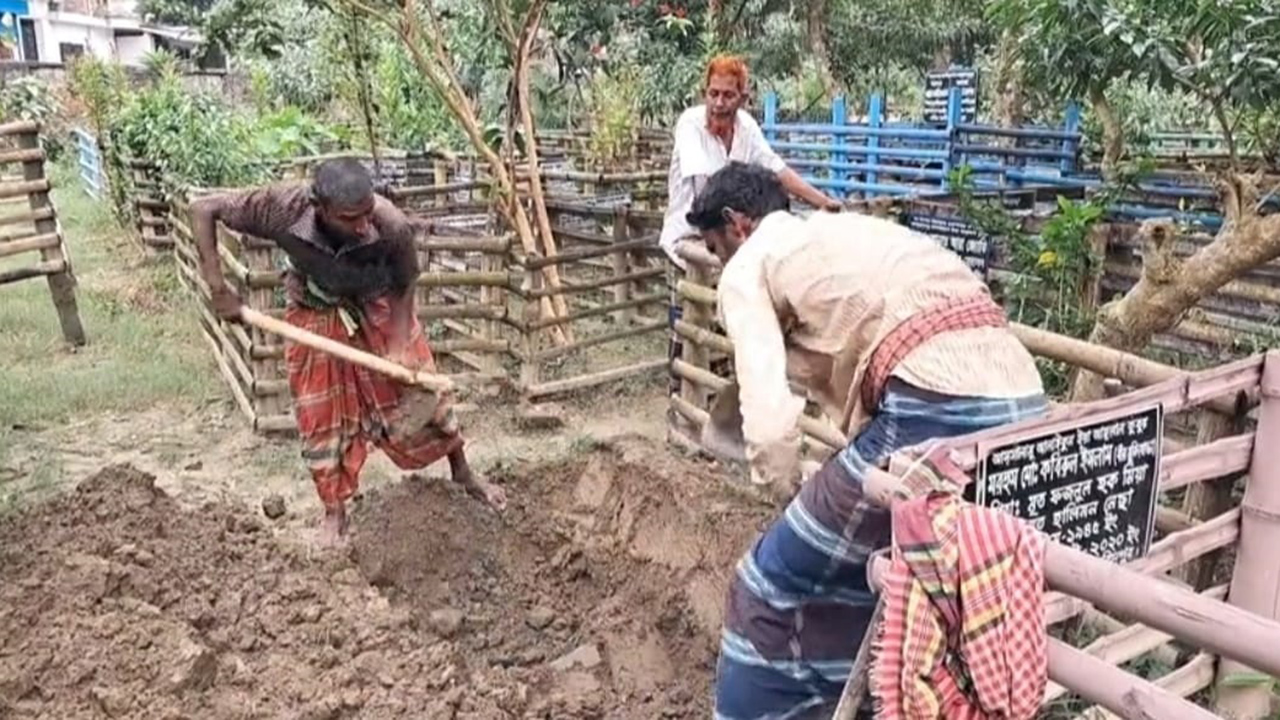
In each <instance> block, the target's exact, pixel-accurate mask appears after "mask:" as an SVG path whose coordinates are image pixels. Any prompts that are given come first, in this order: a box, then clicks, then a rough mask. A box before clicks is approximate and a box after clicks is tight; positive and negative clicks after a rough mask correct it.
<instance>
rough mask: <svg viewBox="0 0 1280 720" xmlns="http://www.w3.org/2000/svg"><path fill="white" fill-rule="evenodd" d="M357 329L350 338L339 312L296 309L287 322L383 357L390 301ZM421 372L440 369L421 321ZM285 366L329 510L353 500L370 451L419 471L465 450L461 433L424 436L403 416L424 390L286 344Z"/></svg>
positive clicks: (307, 452) (414, 349) (417, 337)
mask: <svg viewBox="0 0 1280 720" xmlns="http://www.w3.org/2000/svg"><path fill="white" fill-rule="evenodd" d="M361 316H362V317H361V319H360V322H359V326H358V327H357V329H356V330H355V333H354V334H353V335H348V332H347V328H346V325H345V324H344V322H343V320H342V318H341V317H340V315H339V309H338V308H336V307H330V308H323V309H318V308H311V307H305V306H302V305H300V304H298V303H290V304H289V306H288V307H287V308H286V310H285V320H286V321H287V322H290V323H292V324H294V325H297V326H298V327H301V328H303V329H304V330H309V331H311V332H313V333H316V334H317V335H321V336H323V337H327V338H330V339H332V340H337V341H338V342H343V343H347V344H349V345H351V346H353V347H357V348H360V349H361V350H365V351H367V352H371V353H373V354H375V355H378V356H380V357H381V356H385V355H386V352H387V342H388V336H389V331H390V322H391V306H390V303H389V302H388V301H387V300H386V299H379V300H375V301H373V302H369V303H366V304H364V305H363V307H362V312H361ZM408 349H409V354H410V357H411V359H412V360H413V361H414V362H415V363H416V364H417V367H415V368H413V369H416V370H427V371H434V370H435V359H434V358H433V357H432V355H431V348H430V347H428V345H427V341H426V338H425V337H423V334H422V327H421V325H419V323H418V321H417V319H416V318H415V319H414V320H413V327H412V331H411V334H410V340H409V348H408ZM285 365H286V367H287V368H288V372H289V388H290V390H292V391H293V402H294V414H295V415H296V416H297V422H298V433H299V435H301V436H302V457H303V458H304V459H305V460H306V462H307V467H308V468H309V469H310V470H311V477H312V479H313V480H314V481H315V485H316V492H317V493H319V495H320V500H321V502H323V503H324V504H325V506H326V507H333V506H335V505H338V504H340V503H342V502H344V501H346V500H347V499H348V498H350V497H351V496H352V495H354V494H355V492H356V490H357V488H358V487H359V482H360V470H361V468H363V467H364V463H365V460H366V459H368V445H369V443H373V444H374V445H375V446H376V447H378V448H380V449H381V450H382V451H383V452H384V453H386V454H387V457H389V458H391V461H392V462H394V463H395V464H396V466H397V467H399V468H401V469H403V470H418V469H421V468H424V467H426V466H428V465H430V464H431V463H434V462H435V461H437V460H439V459H440V458H442V457H445V456H446V455H448V454H449V453H451V452H453V451H455V450H457V449H458V448H460V447H462V445H463V440H462V437H461V436H459V435H452V436H448V435H443V434H435V435H433V434H431V433H423V432H422V431H423V428H421V427H407V425H408V424H409V423H407V422H404V421H402V413H401V412H400V410H401V408H400V403H401V399H402V398H403V397H405V393H411V392H424V391H422V390H420V389H417V388H411V387H408V386H406V385H403V384H401V383H399V382H396V381H395V380H392V379H390V378H388V377H386V376H385V375H382V374H380V373H376V372H374V371H372V370H368V369H366V368H364V367H361V366H359V365H355V364H352V363H350V362H347V361H345V360H341V359H339V358H336V357H334V356H332V355H330V354H328V353H325V352H322V351H320V350H313V349H311V348H309V347H307V346H305V345H299V344H297V343H287V344H286V347H285Z"/></svg>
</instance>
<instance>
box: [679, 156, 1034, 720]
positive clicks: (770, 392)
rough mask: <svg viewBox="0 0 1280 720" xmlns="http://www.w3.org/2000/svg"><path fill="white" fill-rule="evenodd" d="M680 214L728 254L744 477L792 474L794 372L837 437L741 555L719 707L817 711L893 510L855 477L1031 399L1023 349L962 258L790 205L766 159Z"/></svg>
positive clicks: (757, 713)
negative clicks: (799, 212) (869, 495)
mask: <svg viewBox="0 0 1280 720" xmlns="http://www.w3.org/2000/svg"><path fill="white" fill-rule="evenodd" d="M688 220H689V223H690V224H691V225H692V226H694V227H696V228H698V229H699V230H700V231H701V233H702V237H703V238H704V239H705V240H706V243H707V246H708V247H709V248H710V250H711V251H712V252H713V253H715V254H716V255H717V256H718V257H719V258H720V260H721V261H723V262H724V270H723V272H722V274H721V277H720V285H719V291H718V302H719V308H720V315H721V322H722V323H723V324H724V327H725V328H726V330H727V331H728V333H729V336H730V338H731V339H732V341H733V348H734V367H735V372H736V374H737V381H738V384H739V387H740V391H739V392H740V403H741V410H742V429H743V435H744V437H745V440H746V443H747V457H748V459H749V461H750V464H751V468H752V472H751V474H752V480H753V481H754V482H757V483H763V484H768V485H772V486H775V487H781V488H785V489H787V490H791V489H793V488H794V487H795V486H796V485H797V484H798V483H799V482H800V480H801V478H800V454H799V450H800V431H799V429H798V427H797V421H798V420H799V418H800V415H801V413H802V412H803V411H804V405H805V403H804V400H803V399H801V398H798V397H796V396H794V395H792V393H791V390H790V388H789V385H788V379H789V378H790V379H793V380H795V381H797V382H798V383H799V384H801V385H802V386H803V387H805V388H806V389H807V390H808V391H809V392H810V394H811V395H812V396H813V397H814V399H816V400H817V401H818V402H819V403H820V404H821V405H822V407H823V409H824V410H825V412H826V414H827V415H828V416H829V417H830V418H831V419H833V420H834V421H836V422H837V423H838V424H839V425H840V426H841V429H842V430H843V431H844V433H845V437H847V438H849V444H848V446H847V447H845V448H844V449H843V450H841V451H840V452H838V453H837V454H836V455H835V456H834V457H832V458H831V459H829V460H827V462H826V463H825V464H824V465H823V466H822V468H821V469H820V470H819V471H818V472H817V473H816V474H815V475H814V476H813V477H811V478H809V479H808V480H805V481H804V482H803V484H802V485H801V487H800V490H799V493H798V495H796V496H795V497H794V499H792V500H791V502H790V504H789V505H788V507H787V509H786V511H785V513H784V514H783V516H782V517H781V518H779V519H777V520H775V521H774V522H773V524H772V525H771V526H770V527H769V528H768V529H767V530H766V531H765V532H764V534H763V535H762V536H761V537H760V538H759V539H758V540H757V541H756V543H755V545H754V546H753V547H752V548H751V550H750V551H749V552H748V553H747V554H746V556H744V557H743V559H742V560H741V562H740V563H739V565H738V568H737V573H736V575H735V577H734V580H733V582H732V585H731V587H730V591H729V597H728V600H727V607H726V611H725V626H724V631H723V635H722V640H721V646H720V659H719V666H718V669H717V677H716V717H717V719H718V720H752V719H754V720H763V719H764V718H787V719H788V720H793V719H795V718H829V717H830V716H831V713H832V712H833V710H834V706H835V704H836V702H837V701H838V698H839V695H840V692H841V690H842V688H843V685H844V683H845V681H846V679H847V678H848V675H849V673H850V671H851V666H852V661H853V657H854V655H855V653H856V652H857V649H858V646H859V644H860V643H861V641H862V638H863V635H864V634H865V633H866V631H867V624H868V622H869V620H870V616H871V612H872V610H873V608H874V603H875V600H874V597H873V595H872V594H871V591H870V589H869V588H868V586H867V576H866V563H867V558H868V555H869V554H870V553H871V552H872V551H873V550H875V549H878V548H881V547H883V546H885V545H887V544H888V542H889V513H888V511H887V510H884V509H881V508H878V507H876V506H874V505H873V504H871V503H870V501H869V500H867V499H866V498H865V497H864V495H863V492H862V479H863V477H864V475H865V474H866V471H867V469H868V468H869V467H872V466H882V465H883V464H884V463H885V462H886V461H887V460H888V457H889V455H890V454H892V453H893V452H894V451H895V450H898V449H899V448H903V447H908V446H912V445H917V444H920V443H923V442H925V441H928V440H930V439H934V438H945V437H951V436H956V435H963V434H967V433H970V432H974V431H977V430H981V429H984V428H990V427H994V426H997V425H1003V424H1006V423H1012V422H1016V421H1019V420H1023V419H1026V418H1029V417H1034V416H1038V415H1040V414H1042V413H1044V412H1045V411H1046V409H1047V407H1048V405H1047V401H1046V399H1045V397H1044V393H1043V388H1042V386H1041V382H1040V375H1039V373H1038V372H1037V370H1036V366H1035V362H1034V360H1033V359H1032V357H1031V355H1030V354H1029V353H1028V352H1027V351H1026V349H1025V348H1023V347H1022V344H1021V343H1019V342H1018V340H1017V338H1016V337H1014V336H1013V334H1012V333H1011V332H1010V331H1009V330H1008V328H1007V323H1006V319H1005V315H1004V312H1003V310H1001V308H1000V307H999V306H998V305H996V304H995V302H994V301H993V300H992V299H991V296H990V294H989V293H988V291H987V288H986V286H985V285H984V284H983V283H982V282H981V280H979V278H978V277H977V276H975V275H974V274H973V272H972V271H971V270H969V268H968V267H967V266H966V264H965V263H964V261H962V260H961V259H960V258H959V257H958V256H956V255H954V254H953V253H951V252H950V251H949V250H946V249H944V248H942V247H941V246H939V245H937V244H936V243H934V242H933V240H931V239H930V238H928V237H927V236H924V235H919V234H917V233H915V232H913V231H911V230H909V229H907V228H904V227H902V226H900V225H896V224H894V223H892V222H890V221H887V220H880V219H877V218H872V217H868V216H864V215H858V214H854V213H842V214H829V213H815V214H813V215H811V216H810V217H809V218H807V219H804V220H802V219H800V218H798V217H796V216H794V215H792V214H791V213H790V212H789V203H788V199H787V192H786V190H785V189H784V188H783V186H782V184H781V183H780V182H779V181H778V178H777V176H776V175H775V174H774V173H773V172H770V171H769V170H768V169H765V168H760V167H755V166H751V165H746V164H742V163H733V164H730V165H729V166H727V167H725V168H724V169H723V170H720V171H719V172H717V173H716V174H715V175H714V176H712V178H711V179H710V181H709V182H708V183H707V187H706V189H705V190H704V191H703V192H702V194H701V195H699V197H698V198H697V200H696V201H695V202H694V204H693V209H692V211H691V212H690V213H689V216H688Z"/></svg>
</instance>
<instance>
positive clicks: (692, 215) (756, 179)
mask: <svg viewBox="0 0 1280 720" xmlns="http://www.w3.org/2000/svg"><path fill="white" fill-rule="evenodd" d="M790 209H791V199H790V198H789V197H788V196H787V191H786V188H784V187H783V186H782V181H781V180H779V179H778V176H777V174H776V173H774V172H772V171H770V170H768V169H766V168H763V167H760V166H759V165H751V164H748V163H743V162H738V161H736V160H735V161H734V162H731V163H729V164H728V165H725V166H724V167H723V168H720V170H718V171H716V173H715V174H714V175H712V176H711V178H710V179H709V180H707V186H706V187H705V188H703V189H702V192H701V193H700V194H699V195H698V197H697V198H695V199H694V201H693V208H692V209H690V211H689V212H688V214H686V215H685V220H686V221H687V222H688V223H689V225H691V226H692V227H694V228H697V229H698V230H701V231H707V230H715V229H718V228H721V227H724V225H725V222H726V218H725V211H726V210H736V211H737V212H740V213H742V214H743V215H745V216H747V217H749V218H751V219H752V220H759V219H760V218H763V217H764V216H766V215H768V214H769V213H772V212H777V211H778V210H790Z"/></svg>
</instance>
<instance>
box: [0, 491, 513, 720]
mask: <svg viewBox="0 0 1280 720" xmlns="http://www.w3.org/2000/svg"><path fill="white" fill-rule="evenodd" d="M0 608H3V610H0V717H13V718H27V717H50V718H68V719H70V718H102V717H109V718H148V719H149V720H164V719H173V720H177V719H178V718H216V719H223V718H298V719H299V720H301V719H304V718H316V719H319V718H340V717H368V718H390V717H423V718H437V717H453V716H454V708H455V706H456V705H457V698H456V697H451V696H449V695H448V694H447V693H445V692H443V689H444V686H445V683H446V679H442V677H441V673H442V671H443V670H444V669H446V668H448V667H452V666H455V664H456V663H457V659H456V658H457V657H458V654H457V651H456V648H455V647H454V646H453V645H452V644H450V643H448V642H437V641H434V640H432V639H431V638H430V637H429V636H425V635H424V634H423V633H421V632H419V631H418V630H417V629H416V628H415V627H414V621H413V618H412V617H411V616H410V615H409V614H408V613H407V612H404V611H399V610H396V609H394V608H392V607H391V606H390V605H389V603H388V602H387V600H386V599H385V598H384V597H383V596H382V595H381V594H380V593H378V592H377V591H376V590H374V589H373V588H370V587H369V585H368V584H367V583H366V582H365V581H364V579H363V578H362V577H361V576H360V574H359V572H358V571H356V569H355V568H354V567H352V565H351V563H350V562H349V560H347V559H346V558H344V557H341V556H337V557H331V558H327V559H323V558H322V559H309V558H308V557H307V553H306V551H305V550H302V549H298V548H290V547H287V546H285V545H283V544H281V543H279V542H277V541H276V540H275V539H274V538H273V537H272V536H271V534H270V533H269V532H267V531H266V529H265V528H264V526H263V524H262V522H261V521H260V520H259V519H258V518H257V517H255V516H254V515H253V514H251V513H249V512H247V511H242V510H240V509H238V508H232V507H227V506H222V505H208V506H205V507H203V508H200V509H198V510H188V509H184V508H182V507H180V506H179V505H178V504H177V503H176V502H175V501H174V500H173V499H172V498H170V497H169V496H168V495H166V494H164V493H163V492H162V491H160V490H159V489H158V488H157V487H156V486H155V482H154V478H153V477H151V476H149V475H146V474H143V473H140V472H138V471H137V470H134V469H133V468H131V467H129V466H112V467H108V468H106V469H104V470H102V471H101V472H99V473H98V474H96V475H94V476H93V477H91V478H89V479H88V480H86V481H84V482H83V483H81V484H80V485H79V486H78V488H77V489H76V490H75V491H74V492H73V493H70V494H68V495H67V496H64V497H62V498H59V499H56V500H53V501H51V502H49V503H46V504H43V505H40V506H37V507H34V508H31V509H29V510H28V511H25V512H22V513H19V514H16V515H14V516H10V517H7V518H5V519H3V520H0ZM493 717H500V715H496V716H493Z"/></svg>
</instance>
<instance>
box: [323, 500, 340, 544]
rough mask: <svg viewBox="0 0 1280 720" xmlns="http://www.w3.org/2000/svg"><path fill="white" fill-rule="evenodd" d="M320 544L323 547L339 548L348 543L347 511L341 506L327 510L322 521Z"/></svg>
mask: <svg viewBox="0 0 1280 720" xmlns="http://www.w3.org/2000/svg"><path fill="white" fill-rule="evenodd" d="M319 542H320V545H321V546H322V547H328V548H338V547H342V546H343V545H346V543H347V509H346V508H345V507H343V506H341V505H339V506H338V507H336V508H325V511H324V519H323V520H321V521H320V537H319Z"/></svg>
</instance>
